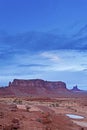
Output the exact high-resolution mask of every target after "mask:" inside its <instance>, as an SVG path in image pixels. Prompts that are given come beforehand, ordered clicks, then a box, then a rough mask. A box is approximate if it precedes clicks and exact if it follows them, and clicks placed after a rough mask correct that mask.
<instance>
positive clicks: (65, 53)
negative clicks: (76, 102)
mask: <svg viewBox="0 0 87 130" xmlns="http://www.w3.org/2000/svg"><path fill="white" fill-rule="evenodd" d="M86 13H87V0H13V1H12V0H0V86H4V85H7V84H8V82H9V81H12V80H13V79H14V78H21V79H30V78H39V79H40V78H42V79H44V80H53V81H56V80H57V81H59V80H62V81H64V82H66V84H67V87H68V88H72V86H74V85H76V84H77V85H78V86H79V88H81V89H86V90H87V87H86V86H87V80H86V77H87V17H86V16H87V14H86Z"/></svg>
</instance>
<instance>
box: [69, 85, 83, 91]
mask: <svg viewBox="0 0 87 130" xmlns="http://www.w3.org/2000/svg"><path fill="white" fill-rule="evenodd" d="M71 90H72V91H81V90H80V89H79V88H78V86H77V85H76V86H74V87H73V89H71Z"/></svg>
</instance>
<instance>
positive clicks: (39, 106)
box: [0, 97, 87, 130]
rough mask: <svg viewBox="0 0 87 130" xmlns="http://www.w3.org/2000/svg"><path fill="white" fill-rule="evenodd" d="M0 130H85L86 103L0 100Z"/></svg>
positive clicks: (82, 100)
mask: <svg viewBox="0 0 87 130" xmlns="http://www.w3.org/2000/svg"><path fill="white" fill-rule="evenodd" d="M69 113H70V114H75V115H80V116H83V117H84V119H71V118H69V117H67V116H66V114H69ZM0 130H87V99H86V98H77V99H76V98H54V99H45V98H43V99H40V98H39V99H37V98H36V99H35V98H34V99H31V98H28V97H27V98H18V97H13V98H6V97H5V98H0Z"/></svg>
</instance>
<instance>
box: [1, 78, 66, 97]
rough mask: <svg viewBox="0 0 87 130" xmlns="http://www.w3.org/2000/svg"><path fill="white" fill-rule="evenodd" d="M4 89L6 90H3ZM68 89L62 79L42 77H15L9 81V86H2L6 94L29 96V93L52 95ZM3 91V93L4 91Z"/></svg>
mask: <svg viewBox="0 0 87 130" xmlns="http://www.w3.org/2000/svg"><path fill="white" fill-rule="evenodd" d="M3 89H4V90H3ZM67 90H68V89H67V88H66V84H65V83H64V82H62V81H56V82H53V81H44V80H42V79H30V80H23V79H14V80H13V81H12V82H9V85H8V87H6V88H2V92H3V93H4V95H5V94H6V92H8V95H11V94H12V95H16V96H29V95H31V96H32V95H44V96H45V95H46V96H47V95H51V94H58V92H65V91H67ZM2 92H1V93H2Z"/></svg>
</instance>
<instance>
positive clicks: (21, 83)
mask: <svg viewBox="0 0 87 130" xmlns="http://www.w3.org/2000/svg"><path fill="white" fill-rule="evenodd" d="M9 87H39V88H41V87H44V88H47V89H61V90H62V89H66V84H65V83H64V82H62V81H57V82H52V81H44V80H42V79H32V80H22V79H14V80H13V82H9Z"/></svg>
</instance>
